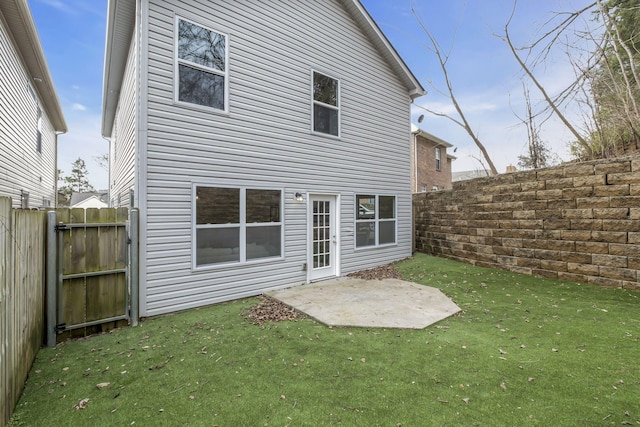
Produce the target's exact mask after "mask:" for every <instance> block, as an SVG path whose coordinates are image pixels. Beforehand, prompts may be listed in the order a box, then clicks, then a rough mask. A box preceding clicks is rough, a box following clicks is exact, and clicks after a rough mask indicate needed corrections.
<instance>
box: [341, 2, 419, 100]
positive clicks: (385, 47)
mask: <svg viewBox="0 0 640 427" xmlns="http://www.w3.org/2000/svg"><path fill="white" fill-rule="evenodd" d="M341 2H342V4H343V5H344V6H345V7H346V8H347V10H348V11H350V12H351V14H352V16H353V18H354V19H355V20H356V22H357V23H358V24H359V25H360V27H361V28H362V30H363V31H364V32H365V33H366V34H367V36H369V38H370V40H371V41H372V42H373V44H374V45H375V46H376V47H377V48H378V49H380V50H381V51H382V53H383V56H384V58H385V59H386V60H387V61H389V63H390V65H391V68H392V69H393V70H394V71H395V72H396V74H397V75H398V76H399V77H400V78H401V79H402V82H403V83H404V85H405V87H406V88H407V90H408V92H409V97H410V98H411V100H414V99H416V98H418V97H421V96H423V95H425V94H426V93H427V91H426V90H425V89H424V87H422V85H421V84H420V82H419V81H418V79H417V78H416V76H415V75H414V74H413V73H412V72H411V70H410V69H409V67H408V66H407V64H406V63H405V62H404V60H403V59H402V57H401V56H400V55H399V54H398V51H396V49H395V48H394V47H393V45H392V44H391V43H390V42H389V39H387V36H385V35H384V33H383V32H382V30H381V29H380V27H379V26H378V24H376V21H374V20H373V18H372V17H371V15H370V14H369V12H367V9H365V7H364V6H363V5H362V3H361V2H360V0H341ZM356 12H357V13H356Z"/></svg>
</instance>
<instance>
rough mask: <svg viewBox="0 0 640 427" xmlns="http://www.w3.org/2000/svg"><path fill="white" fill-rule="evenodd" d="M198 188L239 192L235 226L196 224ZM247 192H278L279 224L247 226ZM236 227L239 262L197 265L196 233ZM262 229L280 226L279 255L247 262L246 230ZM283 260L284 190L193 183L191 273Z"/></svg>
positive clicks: (261, 223) (251, 224)
mask: <svg viewBox="0 0 640 427" xmlns="http://www.w3.org/2000/svg"><path fill="white" fill-rule="evenodd" d="M198 187H207V188H229V189H233V190H239V191H240V201H239V207H238V208H239V209H240V216H239V222H238V223H237V224H197V218H196V209H197V200H196V194H197V189H198ZM247 190H268V191H279V192H280V221H279V222H270V223H266V222H260V223H255V224H254V223H249V224H247V222H246V220H247V209H246V208H247V204H246V202H247V197H246V196H247ZM232 226H237V227H238V228H239V252H240V256H239V259H240V260H239V261H229V262H220V263H213V264H203V265H198V264H197V250H198V247H197V246H198V245H197V243H198V242H197V231H198V230H202V229H208V228H231V227H232ZM261 226H262V227H264V226H280V255H279V256H273V257H263V258H256V259H249V260H247V228H251V227H261ZM283 259H284V189H283V188H275V187H261V186H234V185H217V184H207V183H193V184H192V188H191V269H192V270H193V271H202V270H211V269H218V268H224V267H229V266H239V265H246V264H259V263H266V262H273V261H279V260H283Z"/></svg>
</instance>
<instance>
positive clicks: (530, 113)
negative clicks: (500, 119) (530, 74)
mask: <svg viewBox="0 0 640 427" xmlns="http://www.w3.org/2000/svg"><path fill="white" fill-rule="evenodd" d="M522 92H523V95H524V100H525V109H526V112H525V116H524V117H522V116H520V115H519V114H518V113H516V112H515V111H514V112H513V114H514V115H515V116H516V117H517V118H518V120H520V122H521V123H522V124H523V125H524V126H525V128H526V129H527V141H528V144H527V154H526V155H520V156H518V166H520V167H521V168H524V169H539V168H544V167H547V166H551V164H552V163H553V153H551V150H550V149H549V147H548V146H547V144H545V143H544V141H543V140H542V138H541V136H540V124H539V123H538V121H537V117H538V114H536V113H534V110H533V106H532V105H531V95H530V92H529V88H528V87H527V85H526V84H525V83H524V82H523V83H522ZM512 110H513V109H512Z"/></svg>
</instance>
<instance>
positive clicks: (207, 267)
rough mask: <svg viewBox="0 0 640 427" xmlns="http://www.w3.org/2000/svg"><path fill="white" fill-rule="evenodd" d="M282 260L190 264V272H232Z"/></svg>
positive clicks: (264, 259)
mask: <svg viewBox="0 0 640 427" xmlns="http://www.w3.org/2000/svg"><path fill="white" fill-rule="evenodd" d="M284 260H285V257H284V256H279V257H269V258H259V259H252V260H249V261H245V262H240V261H233V262H221V263H219V264H203V265H198V266H196V265H193V264H192V266H191V272H192V273H206V272H208V271H214V270H225V269H226V270H233V269H237V268H244V267H249V266H253V265H260V264H268V263H276V262H281V261H284Z"/></svg>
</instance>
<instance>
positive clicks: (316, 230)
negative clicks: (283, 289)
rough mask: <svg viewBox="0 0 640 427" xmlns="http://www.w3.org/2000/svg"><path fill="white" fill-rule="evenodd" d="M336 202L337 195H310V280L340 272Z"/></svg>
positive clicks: (333, 275)
mask: <svg viewBox="0 0 640 427" xmlns="http://www.w3.org/2000/svg"><path fill="white" fill-rule="evenodd" d="M336 204H337V203H336V196H326V195H313V194H312V195H310V196H309V217H308V233H309V238H308V242H309V247H308V254H309V255H308V263H307V265H308V267H307V268H308V274H309V281H310V282H312V281H315V280H322V279H327V278H330V277H335V276H336V274H337V272H338V268H337V260H338V257H337V256H336V253H337V249H338V236H337V228H336Z"/></svg>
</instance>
